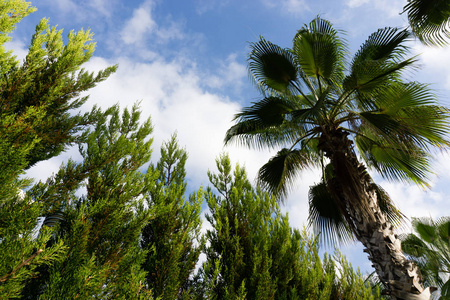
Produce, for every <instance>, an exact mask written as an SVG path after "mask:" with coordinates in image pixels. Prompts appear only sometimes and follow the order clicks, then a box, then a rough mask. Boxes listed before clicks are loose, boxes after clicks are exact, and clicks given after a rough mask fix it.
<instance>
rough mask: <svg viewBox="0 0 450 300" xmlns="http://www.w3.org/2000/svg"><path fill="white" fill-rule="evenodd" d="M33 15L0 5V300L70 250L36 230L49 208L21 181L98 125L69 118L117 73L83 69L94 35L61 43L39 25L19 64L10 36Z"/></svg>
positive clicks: (13, 3) (18, 5)
mask: <svg viewBox="0 0 450 300" xmlns="http://www.w3.org/2000/svg"><path fill="white" fill-rule="evenodd" d="M34 10H35V9H34V8H33V7H31V6H30V4H29V3H28V2H25V1H22V0H9V1H2V2H1V4H0V136H1V139H0V170H1V171H0V220H1V221H0V298H2V299H3V298H15V297H18V296H19V295H20V293H21V291H22V289H23V288H24V285H25V283H26V282H27V281H28V280H29V279H30V278H32V277H36V276H38V273H39V271H41V270H43V269H46V268H49V267H50V266H53V265H55V264H56V263H60V262H61V261H62V259H63V258H64V253H66V251H67V249H68V248H67V246H66V245H64V244H63V243H61V242H60V241H54V242H51V238H52V236H53V235H54V234H55V229H54V228H47V227H45V228H43V229H42V230H41V231H40V232H39V234H37V232H36V227H37V225H38V217H40V216H42V212H43V211H45V209H46V208H47V205H46V204H45V203H43V202H40V201H35V200H36V199H34V198H33V197H31V196H30V194H28V193H24V192H23V190H25V189H27V188H28V187H29V185H30V184H31V180H28V179H19V176H20V175H21V174H22V173H23V172H24V169H25V168H28V167H30V166H32V165H33V164H35V163H36V162H38V161H40V160H45V159H48V158H50V157H52V156H54V155H57V154H58V153H60V152H61V151H62V150H64V149H65V148H66V147H67V146H68V145H69V144H71V143H73V142H76V141H77V137H76V133H77V132H79V131H80V130H82V129H83V128H84V127H85V125H88V124H92V123H94V122H95V118H96V116H97V114H96V113H95V111H94V112H93V113H88V114H85V115H70V114H69V113H70V112H71V110H73V109H75V108H78V107H80V106H81V105H82V104H83V103H84V102H85V101H86V97H84V98H77V97H78V96H79V95H80V93H81V92H84V91H87V90H88V89H89V88H91V87H93V86H95V85H96V84H97V83H98V82H100V81H102V80H104V79H106V78H107V77H108V76H109V75H110V74H111V73H112V72H113V71H114V70H115V67H111V68H107V69H106V70H105V71H100V72H99V73H98V74H97V75H94V74H92V73H88V72H86V71H83V70H82V69H81V70H80V67H81V65H82V64H83V63H84V62H86V61H87V60H88V59H89V58H90V57H91V56H92V52H93V50H94V46H95V44H93V43H91V39H92V35H91V34H90V33H88V32H84V31H80V32H78V33H74V32H71V33H70V34H69V40H68V42H67V44H65V45H64V43H63V42H62V37H61V34H62V33H61V31H57V30H56V29H55V28H53V29H50V28H49V26H48V24H47V23H48V22H47V21H46V20H42V21H41V22H40V23H39V25H38V26H37V28H36V33H35V35H34V36H33V38H32V41H31V43H30V46H29V52H28V54H27V56H26V58H25V60H24V61H23V62H22V63H20V62H19V61H18V60H17V59H16V57H15V56H14V55H13V53H12V51H6V50H5V43H6V42H8V41H9V40H10V39H11V38H10V37H9V36H8V34H9V33H10V32H11V31H13V30H14V28H15V26H16V24H17V23H18V22H19V21H20V20H21V19H22V18H23V17H25V16H27V15H28V14H29V13H31V12H33V11H34Z"/></svg>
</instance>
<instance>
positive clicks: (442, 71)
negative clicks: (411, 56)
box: [413, 42, 450, 90]
mask: <svg viewBox="0 0 450 300" xmlns="http://www.w3.org/2000/svg"><path fill="white" fill-rule="evenodd" d="M413 51H414V53H416V54H419V55H420V56H419V59H420V63H421V64H422V70H421V71H420V73H425V74H426V75H425V76H424V77H425V79H426V81H427V82H432V83H435V84H440V85H442V86H443V87H445V88H446V89H447V90H450V70H449V68H448V66H449V65H450V51H449V49H448V47H427V46H424V45H422V44H420V43H418V42H417V43H416V46H415V47H414V48H413Z"/></svg>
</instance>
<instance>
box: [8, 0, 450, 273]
mask: <svg viewBox="0 0 450 300" xmlns="http://www.w3.org/2000/svg"><path fill="white" fill-rule="evenodd" d="M405 3H406V0H370V1H369V0H191V1H189V0H142V1H141V0H58V1H54V0H40V1H35V2H34V3H32V4H33V5H34V6H36V7H37V8H38V11H37V12H35V13H34V14H32V15H30V16H29V17H27V18H26V19H24V20H23V21H22V22H21V23H20V24H19V25H18V28H17V30H16V31H15V33H14V35H13V38H14V39H13V41H12V42H11V43H10V44H9V46H8V47H10V48H11V49H14V50H15V51H16V54H17V55H18V56H19V57H23V56H24V55H25V53H26V50H25V49H26V47H27V45H28V43H29V41H30V38H31V35H32V34H33V31H34V27H35V25H36V24H37V23H38V21H39V20H40V19H42V18H44V17H46V18H49V19H50V24H51V25H58V28H60V29H64V32H65V34H64V35H66V34H68V33H69V31H70V30H72V29H74V30H79V29H81V28H84V29H90V30H91V31H92V32H93V33H94V34H95V36H94V38H95V41H96V42H97V49H96V52H95V54H94V57H93V58H92V59H91V61H90V62H89V63H87V64H86V65H85V66H84V67H85V68H87V69H90V70H100V69H102V68H105V67H106V66H109V65H113V64H118V65H119V69H118V71H117V73H115V74H114V75H112V76H111V77H110V78H109V79H108V80H107V81H105V82H103V83H101V84H100V85H99V86H98V87H96V88H94V89H92V90H91V91H90V92H89V94H90V100H89V101H88V102H87V103H86V105H85V106H84V107H83V110H84V111H88V110H90V108H91V107H92V106H93V105H94V104H98V105H100V106H102V107H108V106H111V105H113V104H115V103H120V105H121V107H131V106H132V105H133V103H135V102H136V101H139V100H140V101H141V108H142V110H143V115H144V116H145V117H149V116H151V118H152V121H153V124H154V128H155V130H154V139H155V142H154V146H155V147H154V148H155V151H154V153H155V155H154V159H155V160H156V159H157V158H158V156H159V153H158V152H159V150H158V149H159V147H160V145H161V143H162V142H163V141H165V140H167V139H169V137H170V136H171V134H172V133H174V132H177V134H178V138H179V141H180V144H181V145H182V146H184V147H185V148H186V150H187V151H188V153H189V160H188V163H187V171H188V177H189V178H188V186H189V188H190V189H191V190H194V189H197V188H198V187H199V186H200V185H201V184H203V186H205V185H208V181H207V176H206V172H207V170H215V163H214V160H215V158H216V157H217V156H218V155H219V154H220V153H222V152H224V151H226V152H228V153H229V154H230V156H231V158H232V160H233V162H234V163H239V164H241V165H244V166H245V167H246V169H247V171H248V173H249V177H250V178H252V179H253V178H255V176H256V172H257V170H258V168H259V167H260V166H261V165H262V164H263V163H264V162H266V161H267V160H268V159H269V158H270V156H271V155H273V154H274V153H273V152H271V151H254V150H249V149H243V148H237V147H223V137H224V134H225V132H226V130H227V129H228V128H229V127H230V126H231V125H232V122H231V121H232V118H233V115H234V114H235V113H237V112H239V110H240V109H241V108H242V107H243V106H247V105H249V104H250V103H251V102H252V101H256V100H258V97H259V95H258V93H257V91H256V89H255V88H254V86H253V84H252V82H251V80H250V79H249V77H248V73H247V68H246V58H247V54H248V52H249V43H250V42H255V41H257V40H258V39H259V36H260V35H262V36H264V37H265V38H266V39H267V40H270V41H272V42H274V43H276V44H279V45H280V46H283V47H290V46H291V40H292V38H293V36H294V34H295V33H296V31H297V30H298V29H299V28H300V27H301V26H302V25H303V24H305V23H309V22H310V21H311V20H312V19H313V18H314V17H316V16H317V15H320V16H321V17H322V18H325V19H328V20H330V21H331V22H332V23H333V24H334V26H335V27H336V28H338V29H341V30H344V31H345V32H346V33H345V34H346V39H347V40H348V42H349V43H350V48H351V51H352V53H354V52H355V51H357V50H358V48H359V45H361V44H362V43H363V42H364V40H365V39H366V38H367V36H368V35H369V34H370V33H372V32H374V31H376V30H377V29H378V28H381V27H385V26H395V27H404V26H406V24H407V23H406V16H405V15H401V14H400V13H401V11H402V8H403V6H404V5H405ZM411 47H412V55H417V54H420V66H421V69H420V70H419V71H417V72H416V73H414V74H411V75H410V77H411V78H410V79H412V80H417V81H421V82H427V83H430V84H431V86H432V87H433V88H434V90H435V92H436V94H437V95H439V97H440V99H441V102H442V104H444V105H446V106H450V105H449V103H450V97H449V95H450V71H449V69H448V66H449V65H450V47H447V48H441V49H436V48H426V47H423V46H421V45H420V44H419V43H418V42H414V41H413V42H411ZM68 157H74V158H77V154H76V151H75V150H70V151H68V152H67V153H65V154H63V155H62V156H60V157H57V158H54V159H52V160H50V161H48V162H42V163H40V164H38V165H37V166H35V167H33V168H32V169H31V170H30V172H29V174H28V175H30V176H32V177H35V178H37V179H43V180H44V179H45V178H47V177H48V176H50V175H51V174H52V173H53V172H56V170H57V169H58V167H59V165H60V164H61V162H62V161H65V160H67V158H68ZM435 171H436V174H435V176H433V177H432V180H431V181H432V182H431V186H432V188H431V189H429V190H423V189H420V188H418V187H415V186H412V185H405V184H399V183H395V182H387V181H385V180H383V179H382V178H380V177H379V176H376V175H374V177H375V178H376V180H377V182H378V183H379V184H381V185H382V186H383V187H384V188H385V189H386V190H387V191H388V192H389V193H390V195H391V197H392V198H393V199H394V201H395V203H396V204H397V206H398V207H399V208H400V209H401V211H402V212H403V213H404V214H405V215H406V216H408V217H420V216H432V217H439V216H443V215H449V213H450V201H449V200H448V199H449V197H448V196H447V195H448V194H449V193H448V192H449V188H448V183H449V182H450V181H449V179H450V175H449V173H450V160H449V157H448V155H447V154H443V155H440V156H438V157H437V158H436V162H435ZM318 180H319V177H318V176H317V172H314V171H311V172H309V173H305V174H303V175H302V176H301V177H300V178H299V180H298V184H297V188H296V189H295V190H294V191H293V192H292V193H291V196H290V197H289V199H288V201H287V202H286V204H285V205H284V206H283V211H285V212H288V213H289V217H290V222H291V225H292V226H294V227H299V228H300V227H302V226H303V225H304V224H306V221H307V212H308V204H307V191H308V186H309V185H311V184H312V183H314V182H316V181H318ZM328 250H329V251H330V250H332V249H328ZM342 251H343V252H344V254H346V255H347V256H348V258H349V259H350V261H351V262H352V263H353V265H354V266H355V267H356V266H359V267H360V268H361V269H362V271H363V272H366V271H371V268H370V262H369V261H368V260H367V258H366V256H365V255H364V254H363V252H362V247H361V246H359V245H358V244H355V245H352V246H349V247H345V248H343V249H342Z"/></svg>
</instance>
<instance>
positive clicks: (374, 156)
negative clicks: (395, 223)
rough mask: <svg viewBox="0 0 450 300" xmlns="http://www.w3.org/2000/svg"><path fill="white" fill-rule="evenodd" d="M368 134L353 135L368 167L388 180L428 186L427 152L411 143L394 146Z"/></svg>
mask: <svg viewBox="0 0 450 300" xmlns="http://www.w3.org/2000/svg"><path fill="white" fill-rule="evenodd" d="M369 136H370V135H358V136H356V137H355V144H356V146H357V148H358V150H359V153H360V155H361V157H362V158H363V159H364V161H365V162H366V164H367V166H368V167H370V168H374V169H375V170H377V171H378V172H379V173H380V174H381V176H383V177H384V178H387V179H390V180H400V181H405V182H409V181H412V182H415V183H416V184H418V185H420V186H428V183H427V181H428V175H429V174H430V173H431V169H430V157H429V154H427V153H426V152H425V151H423V150H422V149H421V148H419V147H417V146H414V145H413V144H411V145H410V147H409V148H407V149H405V148H403V147H402V148H396V147H394V146H393V145H391V144H388V143H387V142H386V141H385V140H384V139H383V138H379V137H373V138H372V139H371V138H369Z"/></svg>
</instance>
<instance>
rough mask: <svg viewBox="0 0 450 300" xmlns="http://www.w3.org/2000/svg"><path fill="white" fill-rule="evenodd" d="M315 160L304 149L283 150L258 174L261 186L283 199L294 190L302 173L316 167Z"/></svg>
mask: <svg viewBox="0 0 450 300" xmlns="http://www.w3.org/2000/svg"><path fill="white" fill-rule="evenodd" d="M314 163H315V162H314V159H313V157H312V156H311V154H310V153H309V152H308V151H305V150H303V149H294V150H291V149H286V148H284V149H282V150H280V151H278V153H277V154H276V155H275V156H274V157H272V158H271V159H270V160H269V161H268V162H267V163H266V164H265V165H264V166H262V167H261V169H260V170H259V172H258V181H259V184H260V185H261V186H262V187H263V188H265V189H267V190H268V191H269V192H270V193H272V194H273V195H275V196H276V197H278V198H280V199H283V197H285V196H286V195H287V193H288V191H289V189H290V188H292V185H293V183H294V180H295V179H296V177H297V176H298V174H299V172H300V171H304V170H305V169H307V168H309V167H311V166H313V165H314Z"/></svg>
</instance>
